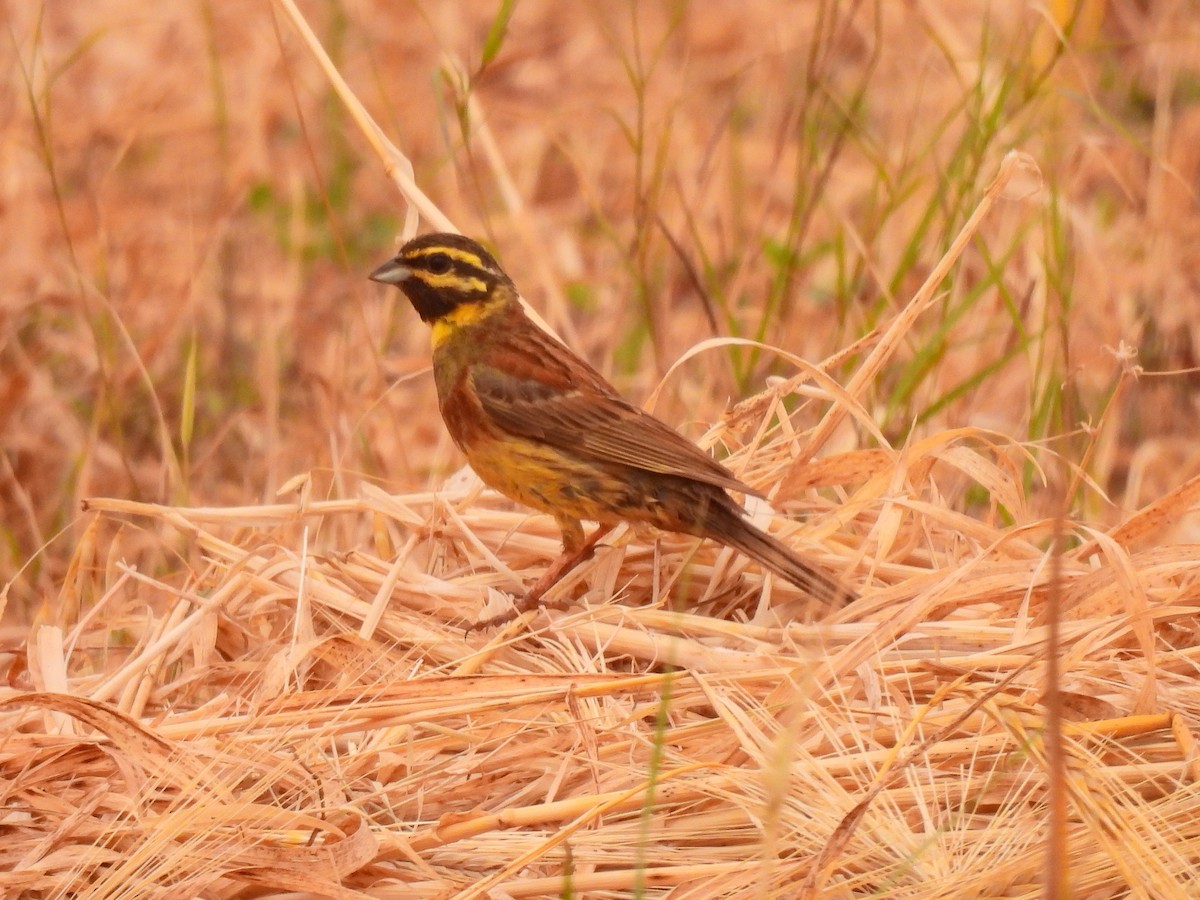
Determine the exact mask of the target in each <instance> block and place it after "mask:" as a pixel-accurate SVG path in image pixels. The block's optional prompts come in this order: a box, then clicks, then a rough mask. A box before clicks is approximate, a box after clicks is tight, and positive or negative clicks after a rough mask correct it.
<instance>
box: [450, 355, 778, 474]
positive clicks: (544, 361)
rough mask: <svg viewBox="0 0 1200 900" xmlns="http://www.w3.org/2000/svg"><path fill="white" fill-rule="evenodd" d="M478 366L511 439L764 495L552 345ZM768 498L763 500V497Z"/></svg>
mask: <svg viewBox="0 0 1200 900" xmlns="http://www.w3.org/2000/svg"><path fill="white" fill-rule="evenodd" d="M496 349H497V350H498V351H499V352H498V355H497V356H494V357H492V359H494V360H495V361H496V362H497V363H499V364H500V365H502V366H503V368H502V369H501V368H499V367H496V366H488V365H481V364H480V363H475V364H474V365H473V366H472V367H471V381H472V384H473V385H474V388H475V391H476V393H477V395H478V397H479V402H480V403H481V404H482V406H483V409H484V411H485V412H486V413H487V414H488V415H489V416H490V417H491V419H492V421H493V422H494V423H495V424H496V425H498V426H499V427H500V428H502V429H504V430H505V431H507V432H509V433H510V434H513V435H516V436H520V437H525V438H532V439H534V440H539V441H544V442H546V443H547V444H550V445H552V446H554V447H558V448H559V449H561V450H563V451H565V452H568V453H571V454H573V455H575V456H579V457H582V458H585V459H591V460H594V461H596V462H600V463H620V464H622V465H627V466H634V467H636V468H639V469H645V470H646V471H649V472H658V473H661V474H664V475H678V476H681V477H684V478H693V479H695V480H696V481H700V482H704V483H706V484H712V485H716V486H717V487H721V488H726V489H728V490H733V491H738V492H741V493H748V494H755V495H759V494H758V491H755V490H754V489H753V488H750V487H748V486H746V485H744V484H742V483H741V482H740V481H738V479H737V478H735V477H734V475H733V473H732V472H730V471H729V470H728V469H726V468H725V467H724V466H722V465H721V464H720V463H718V462H717V461H716V460H714V459H713V458H712V457H711V456H709V455H708V454H707V453H705V452H704V451H703V450H701V449H700V448H699V447H697V446H696V445H695V444H693V443H692V442H691V441H689V440H688V439H687V438H685V437H683V436H682V435H681V434H679V433H678V432H677V431H675V430H674V429H672V428H670V427H669V426H667V425H665V424H664V423H663V422H661V421H659V420H658V419H656V418H654V417H653V416H651V415H649V414H648V413H645V412H643V411H642V410H640V409H638V408H637V407H635V406H633V405H632V404H630V403H628V402H626V401H625V400H624V399H622V398H621V396H620V395H619V394H617V392H616V390H615V389H614V388H613V387H612V386H611V385H610V384H609V383H608V382H607V381H605V380H604V378H603V377H602V376H601V375H600V374H599V373H598V372H596V371H595V370H594V369H592V368H591V367H590V366H588V365H587V364H586V363H585V362H583V360H581V359H578V358H576V357H574V356H573V355H569V356H568V354H570V351H569V350H567V349H566V348H565V347H563V346H562V345H561V344H559V343H558V342H556V341H554V340H553V338H550V337H545V338H544V339H543V338H542V334H541V333H540V331H539V334H538V338H537V339H535V340H534V341H532V342H529V344H525V342H522V344H519V345H518V344H514V343H509V344H508V345H507V346H505V347H504V348H503V350H500V349H499V348H496ZM759 496H761V495H759Z"/></svg>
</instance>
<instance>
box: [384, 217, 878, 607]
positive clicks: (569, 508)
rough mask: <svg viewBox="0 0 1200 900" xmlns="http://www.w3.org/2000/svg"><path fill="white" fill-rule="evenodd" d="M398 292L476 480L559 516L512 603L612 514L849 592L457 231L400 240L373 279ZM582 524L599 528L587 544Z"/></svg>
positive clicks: (810, 587)
mask: <svg viewBox="0 0 1200 900" xmlns="http://www.w3.org/2000/svg"><path fill="white" fill-rule="evenodd" d="M370 277H371V279H372V280H373V281H378V282H381V283H383V284H393V285H395V286H397V287H398V288H400V290H401V291H403V292H404V295H405V296H406V297H407V298H408V299H409V301H410V302H411V303H412V305H413V307H414V308H415V309H416V311H417V314H418V315H419V316H420V317H421V319H422V320H424V321H425V322H427V323H429V324H430V325H431V326H432V329H433V375H434V381H435V382H436V384H437V393H438V403H439V407H440V409H441V414H442V419H443V420H444V421H445V423H446V428H447V429H449V431H450V436H451V437H452V438H453V439H454V443H455V444H456V445H458V448H459V449H460V450H462V452H463V453H464V454H465V455H466V457H467V461H468V462H469V463H470V464H471V468H473V469H474V470H475V472H476V474H477V475H479V477H480V478H481V479H482V480H483V481H484V482H485V483H486V484H488V485H490V486H491V487H493V488H495V489H496V490H498V491H500V493H502V494H505V495H507V496H508V497H510V498H511V499H513V500H516V501H517V502H518V503H522V504H524V505H526V506H531V507H533V508H535V509H538V510H542V511H543V512H547V513H549V514H550V515H552V516H554V519H555V521H556V522H557V523H558V526H559V528H560V529H561V530H562V541H563V555H562V557H561V558H560V560H559V563H558V564H557V565H556V566H552V567H551V568H550V570H549V571H547V572H546V574H545V575H544V576H543V577H542V579H540V580H539V582H538V583H537V584H536V585H535V586H534V587H533V589H532V590H530V591H529V593H528V594H526V596H525V598H524V599H523V600H522V601H521V602H520V603H519V604H518V609H519V610H526V609H530V608H532V607H533V606H535V605H536V604H537V603H538V601H539V600H540V598H541V595H542V594H543V593H544V592H545V591H546V590H547V589H548V588H549V587H550V586H551V585H553V584H554V582H555V581H557V580H558V579H559V578H560V577H561V576H562V575H563V573H565V572H566V571H568V570H569V569H571V568H573V567H574V566H575V565H577V564H578V563H579V562H581V561H582V560H583V559H585V558H586V557H587V556H588V555H589V554H590V552H591V550H592V547H593V545H594V543H595V541H596V540H597V539H599V537H600V536H602V535H603V534H604V533H606V532H607V531H608V530H609V529H611V528H612V526H614V525H616V524H617V523H618V522H621V521H629V522H648V523H650V524H652V525H655V526H657V527H659V528H661V529H663V530H665V531H675V532H681V533H684V534H690V535H695V536H698V537H705V538H711V539H713V540H715V541H719V542H720V543H722V544H725V545H726V546H729V547H733V548H734V549H736V550H739V551H740V552H742V553H744V554H746V555H747V556H749V557H750V558H751V559H754V560H756V561H758V562H759V563H760V564H761V565H763V566H765V567H766V568H767V569H770V570H771V571H772V572H775V573H777V574H779V575H781V576H782V577H784V578H786V579H787V580H788V581H790V582H792V583H793V584H794V585H796V586H797V587H799V588H801V589H803V590H804V591H806V592H808V593H809V594H811V595H812V596H813V597H815V598H817V599H819V600H822V601H827V602H835V603H837V602H845V601H847V600H850V599H853V598H854V596H855V595H854V593H853V592H852V591H850V590H849V589H847V588H846V587H844V586H843V585H841V584H840V583H839V582H838V581H837V580H835V579H834V578H832V577H830V576H828V575H826V574H823V573H822V572H820V571H818V569H816V568H815V567H814V566H812V565H811V564H810V563H808V562H807V561H805V560H804V559H803V558H802V557H800V556H799V555H798V554H797V553H796V552H795V551H793V550H792V549H790V548H789V547H787V546H786V545H784V544H783V543H781V542H780V541H778V540H776V539H775V538H773V537H771V536H770V535H769V534H767V533H766V532H764V531H761V530H759V529H758V528H756V527H754V526H753V525H751V524H750V522H749V521H748V520H747V519H746V513H745V510H743V509H742V507H741V506H740V505H739V504H738V503H736V502H735V501H734V500H733V498H732V497H730V496H729V494H727V493H726V491H736V492H738V493H741V494H753V495H755V496H762V495H761V494H760V493H759V492H758V491H756V490H754V489H753V488H751V487H749V486H747V485H745V484H743V483H742V482H740V481H739V480H738V479H737V478H736V477H734V475H733V473H732V472H730V471H729V470H728V469H726V468H725V467H724V466H722V465H721V464H720V463H718V462H717V461H716V460H714V459H713V458H712V457H710V456H709V455H708V454H706V453H704V452H703V451H702V450H701V449H700V448H699V447H697V446H696V445H695V444H693V443H692V442H691V441H689V440H688V439H687V438H685V437H683V436H682V435H681V434H679V433H678V432H677V431H675V430H674V429H673V428H671V427H670V426H668V425H666V424H664V423H663V422H662V421H660V420H659V419H656V418H655V417H654V416H652V415H650V414H649V413H647V412H644V411H643V410H641V409H639V408H638V407H636V406H634V405H632V404H631V403H629V402H627V401H626V400H624V399H623V398H622V397H621V396H620V395H619V394H618V393H617V391H616V389H615V388H614V387H613V386H612V385H610V384H609V383H608V382H607V381H606V380H605V379H604V377H603V376H602V375H600V373H599V372H597V371H596V370H595V369H593V368H592V367H591V366H590V365H588V364H587V363H586V362H585V361H584V360H583V359H581V358H580V357H579V356H577V355H576V354H575V353H573V352H571V350H569V349H567V347H566V346H565V345H564V344H562V343H560V342H559V341H558V340H557V339H555V338H554V337H552V336H551V335H550V334H548V333H547V332H546V331H544V330H543V329H541V328H540V327H538V326H537V325H536V324H534V322H533V321H532V320H531V319H530V318H529V317H528V316H527V315H526V313H525V310H524V308H523V306H522V304H521V301H520V300H519V298H518V294H517V289H516V287H515V285H514V284H513V281H512V279H511V278H509V277H508V275H506V274H505V272H504V270H503V269H501V268H500V265H499V264H498V263H497V262H496V260H495V258H494V257H492V255H491V254H489V253H488V252H487V251H486V250H485V249H484V248H483V247H481V246H480V245H479V244H478V243H476V242H475V241H473V240H471V239H470V238H466V237H463V236H461V235H457V234H426V235H422V236H420V237H417V238H414V239H413V240H411V241H409V242H408V243H406V244H405V245H404V246H403V247H401V248H400V252H399V253H397V254H396V256H395V257H394V258H393V259H390V260H388V261H387V262H385V263H384V264H383V265H381V266H379V268H377V269H375V271H373V272H372V273H371V275H370ZM583 521H590V522H597V523H599V524H600V528H599V529H597V531H596V532H595V533H594V534H593V536H592V538H591V539H590V540H585V539H584V530H583V525H582V522H583Z"/></svg>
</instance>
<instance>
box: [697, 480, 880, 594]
mask: <svg viewBox="0 0 1200 900" xmlns="http://www.w3.org/2000/svg"><path fill="white" fill-rule="evenodd" d="M731 506H732V504H731ZM712 513H715V515H710V517H709V521H708V523H707V524H708V534H709V536H710V537H712V538H715V539H716V540H718V541H720V542H721V543H723V544H725V545H726V546H728V547H732V548H733V549H734V550H737V551H739V552H741V553H744V554H746V555H747V556H749V557H750V558H751V559H753V560H754V561H755V562H757V563H759V564H760V565H762V566H764V567H766V568H768V569H770V570H771V571H772V572H774V573H775V574H776V575H779V576H781V577H783V578H786V579H787V580H788V581H790V582H791V583H792V584H794V585H796V587H798V588H800V589H801V590H803V591H806V592H807V593H808V594H810V595H811V596H812V597H813V598H814V599H817V600H820V601H822V602H825V603H831V604H835V605H837V606H842V605H844V604H846V603H849V602H850V601H851V600H855V599H857V598H858V595H857V594H855V593H854V591H852V590H851V589H850V588H848V587H846V586H845V585H844V584H842V583H841V582H840V581H838V580H837V579H836V578H834V577H833V576H831V575H827V574H825V573H824V572H822V571H821V570H820V569H818V568H817V567H816V566H814V565H813V564H811V563H809V562H808V561H806V560H805V559H804V558H803V557H801V556H800V554H798V553H797V552H796V551H795V550H793V549H792V548H791V547H788V546H787V545H786V544H784V543H782V542H781V541H779V540H776V539H775V538H773V537H771V535H769V534H767V533H766V532H765V531H760V530H759V529H758V528H755V527H754V526H753V525H751V524H750V522H749V521H747V520H746V519H745V518H744V515H743V514H742V510H741V509H740V508H737V507H734V508H733V509H725V508H722V507H717V508H716V509H713V510H712Z"/></svg>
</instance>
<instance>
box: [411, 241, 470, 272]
mask: <svg viewBox="0 0 1200 900" xmlns="http://www.w3.org/2000/svg"><path fill="white" fill-rule="evenodd" d="M435 253H440V254H442V255H443V256H448V257H450V258H451V259H456V260H458V261H459V262H465V263H466V264H467V265H469V266H474V267H475V268H476V269H483V268H486V266H484V264H483V260H482V259H480V258H479V257H478V256H476V255H475V254H474V253H472V252H471V251H470V250H461V249H459V248H458V247H442V246H433V247H420V248H418V249H416V250H412V251H409V252H408V253H407V254H405V255H406V256H407V257H408V258H409V259H414V258H416V257H421V256H433V255H434V254H435Z"/></svg>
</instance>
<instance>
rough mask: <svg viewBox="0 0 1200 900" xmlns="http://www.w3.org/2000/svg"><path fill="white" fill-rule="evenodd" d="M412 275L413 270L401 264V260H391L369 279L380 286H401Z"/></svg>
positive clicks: (397, 258)
mask: <svg viewBox="0 0 1200 900" xmlns="http://www.w3.org/2000/svg"><path fill="white" fill-rule="evenodd" d="M411 275H412V269H410V268H409V267H408V266H406V265H404V263H402V262H400V258H399V257H396V258H395V259H389V260H388V261H387V262H385V263H384V264H383V265H382V266H380V267H379V268H378V269H376V270H375V271H374V272H372V273H371V274H370V275H369V276H368V277H369V278H370V279H371V280H372V281H378V282H379V283H380V284H399V283H400V282H402V281H404V280H405V279H406V278H408V277H409V276H411Z"/></svg>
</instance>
